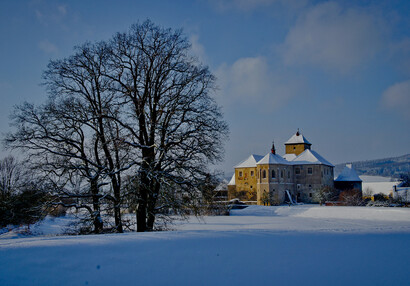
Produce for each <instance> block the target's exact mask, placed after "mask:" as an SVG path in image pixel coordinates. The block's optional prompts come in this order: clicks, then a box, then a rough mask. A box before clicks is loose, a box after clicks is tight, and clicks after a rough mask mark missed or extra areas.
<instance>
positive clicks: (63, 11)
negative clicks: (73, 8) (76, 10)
mask: <svg viewBox="0 0 410 286" xmlns="http://www.w3.org/2000/svg"><path fill="white" fill-rule="evenodd" d="M57 10H58V12H60V14H61V15H65V14H67V6H66V5H60V6H58V7H57Z"/></svg>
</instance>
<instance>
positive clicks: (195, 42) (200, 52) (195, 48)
mask: <svg viewBox="0 0 410 286" xmlns="http://www.w3.org/2000/svg"><path fill="white" fill-rule="evenodd" d="M189 41H190V42H191V51H192V53H193V55H194V56H195V57H198V59H199V60H200V61H201V62H206V55H205V48H204V46H202V44H201V43H200V42H199V36H198V35H197V34H193V35H191V36H190V37H189Z"/></svg>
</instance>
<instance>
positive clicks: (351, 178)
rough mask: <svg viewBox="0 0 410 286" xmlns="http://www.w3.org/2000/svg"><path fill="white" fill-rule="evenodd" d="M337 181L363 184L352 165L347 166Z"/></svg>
mask: <svg viewBox="0 0 410 286" xmlns="http://www.w3.org/2000/svg"><path fill="white" fill-rule="evenodd" d="M335 181H343V182H361V181H362V180H361V179H360V178H359V176H358V175H357V173H356V171H355V170H354V169H353V167H352V164H346V166H345V167H344V169H343V171H342V172H341V173H340V174H339V176H338V177H337V178H336V179H335Z"/></svg>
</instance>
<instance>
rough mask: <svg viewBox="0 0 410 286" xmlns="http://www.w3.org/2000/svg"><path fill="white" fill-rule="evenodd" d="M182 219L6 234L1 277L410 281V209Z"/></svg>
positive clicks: (26, 280)
mask: <svg viewBox="0 0 410 286" xmlns="http://www.w3.org/2000/svg"><path fill="white" fill-rule="evenodd" d="M66 220H68V219H66ZM62 222H64V221H62V220H58V219H57V220H51V219H49V220H47V221H46V222H45V223H44V224H43V225H42V226H41V225H40V226H37V230H40V229H41V228H42V232H43V233H44V234H47V233H48V234H50V233H58V232H59V228H60V226H61V224H62ZM174 228H175V229H176V230H175V231H167V232H155V233H142V234H140V233H125V234H110V235H89V236H34V237H27V238H21V237H17V238H15V237H16V236H13V235H11V234H10V233H8V234H7V233H6V234H2V235H0V285H409V282H408V280H409V279H408V273H410V265H409V263H408V257H409V255H410V209H403V208H369V207H367V208H366V207H319V206H294V207H287V206H281V207H262V206H251V207H249V208H246V209H243V210H235V211H233V212H232V215H231V216H219V217H204V218H202V219H199V220H198V219H197V218H190V219H189V220H188V221H184V222H178V223H176V224H175V225H174Z"/></svg>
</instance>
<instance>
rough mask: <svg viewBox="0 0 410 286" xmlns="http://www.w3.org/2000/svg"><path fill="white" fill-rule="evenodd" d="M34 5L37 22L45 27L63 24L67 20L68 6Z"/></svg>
mask: <svg viewBox="0 0 410 286" xmlns="http://www.w3.org/2000/svg"><path fill="white" fill-rule="evenodd" d="M33 5H34V7H33V9H34V13H35V15H36V18H37V20H38V21H39V22H40V23H41V24H43V25H45V26H49V25H55V24H61V22H63V20H65V19H66V16H67V5H56V4H48V5H45V3H41V2H39V3H36V4H33Z"/></svg>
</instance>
